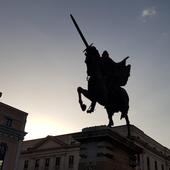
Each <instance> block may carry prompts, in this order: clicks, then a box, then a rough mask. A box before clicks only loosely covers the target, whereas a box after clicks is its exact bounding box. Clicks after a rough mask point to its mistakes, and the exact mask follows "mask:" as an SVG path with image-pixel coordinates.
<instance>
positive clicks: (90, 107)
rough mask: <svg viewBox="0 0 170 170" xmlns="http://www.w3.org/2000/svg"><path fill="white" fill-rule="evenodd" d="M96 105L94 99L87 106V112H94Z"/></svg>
mask: <svg viewBox="0 0 170 170" xmlns="http://www.w3.org/2000/svg"><path fill="white" fill-rule="evenodd" d="M95 106H96V101H92V102H91V105H90V106H89V108H88V109H87V113H92V112H94V108H95Z"/></svg>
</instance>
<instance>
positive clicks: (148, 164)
mask: <svg viewBox="0 0 170 170" xmlns="http://www.w3.org/2000/svg"><path fill="white" fill-rule="evenodd" d="M147 170H150V160H149V157H147Z"/></svg>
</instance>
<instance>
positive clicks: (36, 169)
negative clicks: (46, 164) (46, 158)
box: [35, 159, 40, 170]
mask: <svg viewBox="0 0 170 170" xmlns="http://www.w3.org/2000/svg"><path fill="white" fill-rule="evenodd" d="M39 163H40V160H39V159H36V160H35V170H38V168H39Z"/></svg>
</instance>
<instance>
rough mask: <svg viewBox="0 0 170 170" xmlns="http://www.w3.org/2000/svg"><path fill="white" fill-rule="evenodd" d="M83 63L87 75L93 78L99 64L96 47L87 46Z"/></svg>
mask: <svg viewBox="0 0 170 170" xmlns="http://www.w3.org/2000/svg"><path fill="white" fill-rule="evenodd" d="M85 56H86V59H85V63H86V66H87V75H88V76H95V75H96V74H97V65H98V64H99V60H100V54H99V52H98V50H97V49H96V47H94V46H89V47H88V48H86V50H85Z"/></svg>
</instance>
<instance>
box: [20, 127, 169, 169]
mask: <svg viewBox="0 0 170 170" xmlns="http://www.w3.org/2000/svg"><path fill="white" fill-rule="evenodd" d="M94 142H95V143H94ZM134 148H136V149H134ZM139 150H140V151H139ZM138 151H139V152H138ZM132 152H133V153H134V154H135V157H133V155H130V153H132ZM127 153H128V154H127ZM88 154H89V155H90V156H91V157H88ZM92 155H93V156H92ZM118 155H119V156H118ZM128 155H129V156H132V157H129V158H128ZM118 157H119V159H118ZM88 159H89V160H91V161H89V160H88ZM87 160H88V164H89V165H88V166H86V167H85V166H84V164H83V163H85V162H86V163H87ZM94 162H95V165H94ZM118 162H119V163H118ZM106 163H107V164H106ZM108 164H109V166H110V169H112V170H124V169H128V170H131V169H136V170H170V150H169V149H168V148H166V147H164V146H162V145H161V144H159V143H158V142H156V141H155V140H154V139H152V138H151V137H149V136H148V135H146V134H145V133H144V132H143V131H142V130H140V129H138V128H137V127H135V126H133V125H131V138H130V139H129V138H127V129H126V126H117V127H113V128H107V127H103V126H99V127H91V128H85V129H83V130H82V132H79V133H72V134H66V135H60V136H47V137H45V138H41V139H35V140H28V141H24V142H23V144H22V150H21V154H20V159H19V164H18V170H78V169H79V170H80V169H87V170H93V169H96V170H98V169H103V168H101V167H105V165H108ZM123 164H126V167H127V168H125V166H123ZM118 165H121V168H120V167H118ZM133 165H135V166H133ZM81 167H82V168H81ZM104 169H105V168H104ZM108 169H109V167H108Z"/></svg>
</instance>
